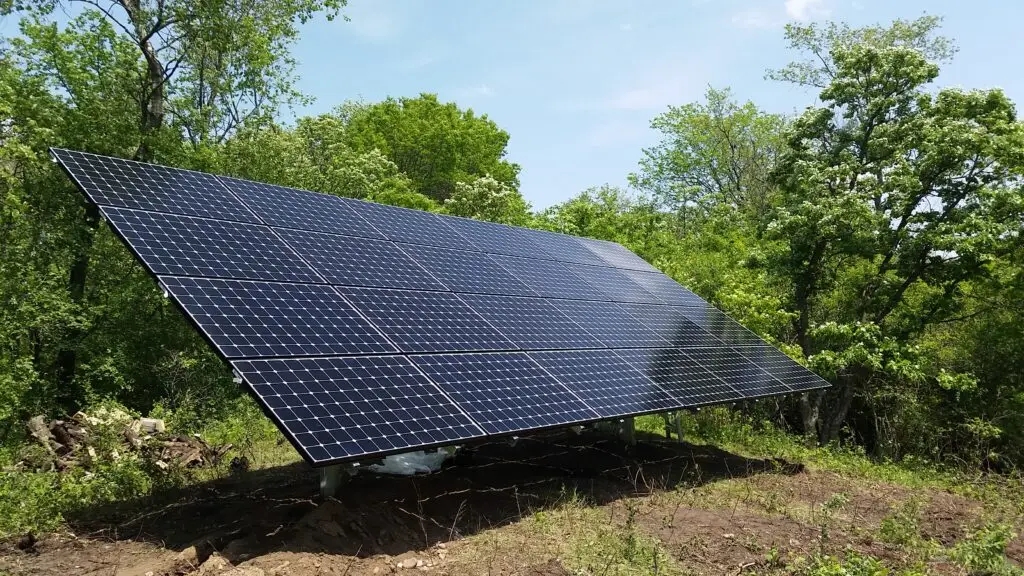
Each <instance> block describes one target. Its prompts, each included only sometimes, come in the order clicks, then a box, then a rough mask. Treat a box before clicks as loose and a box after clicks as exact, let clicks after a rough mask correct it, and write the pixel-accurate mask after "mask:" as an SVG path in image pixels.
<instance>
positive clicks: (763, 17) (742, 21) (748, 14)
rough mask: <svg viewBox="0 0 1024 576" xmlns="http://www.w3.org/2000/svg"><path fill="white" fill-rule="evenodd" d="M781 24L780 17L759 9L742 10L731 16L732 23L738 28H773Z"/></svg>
mask: <svg viewBox="0 0 1024 576" xmlns="http://www.w3.org/2000/svg"><path fill="white" fill-rule="evenodd" d="M787 3H788V2H787ZM782 24H783V20H782V19H780V18H777V17H775V16H772V15H771V14H768V13H766V12H763V11H761V10H744V11H743V12H737V13H736V14H733V16H732V25H733V26H736V27H738V28H775V27H776V26H781V25H782Z"/></svg>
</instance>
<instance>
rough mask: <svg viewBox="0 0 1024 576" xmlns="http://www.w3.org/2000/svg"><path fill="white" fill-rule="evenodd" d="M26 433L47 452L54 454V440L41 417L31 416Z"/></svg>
mask: <svg viewBox="0 0 1024 576" xmlns="http://www.w3.org/2000/svg"><path fill="white" fill-rule="evenodd" d="M28 431H29V432H30V433H31V434H32V436H33V437H34V438H35V439H36V440H38V441H39V443H40V444H42V445H43V447H44V448H46V451H47V452H49V453H50V454H54V449H53V445H54V443H55V442H56V440H55V439H54V438H53V434H51V433H50V428H49V427H47V426H46V420H45V419H43V417H42V416H33V417H32V418H30V419H29V421H28Z"/></svg>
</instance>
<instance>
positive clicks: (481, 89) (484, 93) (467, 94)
mask: <svg viewBox="0 0 1024 576" xmlns="http://www.w3.org/2000/svg"><path fill="white" fill-rule="evenodd" d="M494 94H495V92H494V88H491V87H490V86H489V85H487V84H478V85H476V86H469V87H468V88H461V89H459V90H456V91H455V95H456V97H458V98H460V99H473V98H490V97H491V96H494Z"/></svg>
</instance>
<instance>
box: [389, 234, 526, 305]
mask: <svg viewBox="0 0 1024 576" xmlns="http://www.w3.org/2000/svg"><path fill="white" fill-rule="evenodd" d="M398 246H399V248H401V249H402V250H403V251H404V252H405V253H406V254H408V255H409V256H410V257H411V258H412V259H413V260H415V261H416V262H418V263H419V264H420V265H421V266H423V267H424V268H426V269H427V270H428V271H429V272H430V273H431V274H433V276H434V278H437V279H438V280H440V281H441V282H442V283H444V285H445V286H447V287H448V288H449V289H450V290H451V291H453V292H465V293H470V294H472V293H477V294H511V295H520V296H536V293H535V292H534V291H533V290H531V289H530V287H529V286H527V285H526V284H523V283H522V282H520V281H519V280H516V278H515V277H514V276H512V275H511V274H509V273H508V272H506V271H505V269H504V268H502V267H501V266H498V265H497V264H496V263H495V262H494V261H493V260H491V259H490V258H489V257H488V256H487V254H484V253H482V252H467V251H466V250H451V249H448V248H438V247H437V246H417V245H415V244H399V245H398Z"/></svg>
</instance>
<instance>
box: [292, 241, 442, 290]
mask: <svg viewBox="0 0 1024 576" xmlns="http://www.w3.org/2000/svg"><path fill="white" fill-rule="evenodd" d="M277 233H278V235H280V236H281V238H283V239H284V241H285V242H287V243H288V244H289V245H290V246H291V247H292V248H293V249H294V250H295V252H296V253H298V255H299V256H301V257H302V259H303V260H305V261H306V262H308V263H309V265H310V266H312V267H313V268H314V269H315V270H316V271H317V272H319V273H320V275H321V276H323V277H324V278H325V279H326V280H327V281H328V282H330V283H331V284H340V285H343V286H371V287H380V288H409V289H417V290H446V288H445V286H444V284H441V283H440V282H438V281H437V279H436V278H434V276H432V275H431V274H430V273H429V272H427V271H426V270H424V269H423V267H422V266H420V265H419V264H417V263H416V262H414V261H413V260H412V259H411V258H409V256H408V255H406V253H405V252H403V251H402V250H400V249H399V248H398V246H396V245H395V244H394V243H393V242H391V241H388V240H370V239H368V238H353V237H350V236H339V235H337V234H321V233H319V232H306V231H303V230H284V229H280V230H278V231H277Z"/></svg>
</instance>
